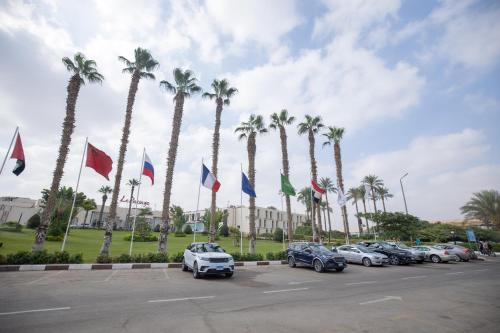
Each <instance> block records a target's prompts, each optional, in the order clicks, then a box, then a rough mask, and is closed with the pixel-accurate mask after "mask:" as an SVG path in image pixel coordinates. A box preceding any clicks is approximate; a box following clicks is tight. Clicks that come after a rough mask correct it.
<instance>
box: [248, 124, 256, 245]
mask: <svg viewBox="0 0 500 333" xmlns="http://www.w3.org/2000/svg"><path fill="white" fill-rule="evenodd" d="M256 135H257V134H256V133H251V134H250V135H249V136H248V141H247V151H248V180H249V181H250V185H252V188H253V189H254V190H255V153H256V151H257V147H256V144H255V137H256ZM249 209H250V214H249V215H250V216H249V219H250V221H249V222H250V225H249V226H250V246H249V252H250V254H255V245H256V241H257V235H256V232H255V198H254V197H250V208H249Z"/></svg>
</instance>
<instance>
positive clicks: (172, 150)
mask: <svg viewBox="0 0 500 333" xmlns="http://www.w3.org/2000/svg"><path fill="white" fill-rule="evenodd" d="M183 111H184V95H182V94H177V95H176V96H175V111H174V118H173V120H172V134H171V136H170V146H169V148H168V160H167V175H166V177H165V192H164V193H163V210H162V214H161V218H162V224H161V226H160V237H159V239H158V252H160V253H166V252H167V235H168V228H169V223H170V214H169V212H170V195H171V193H172V184H173V177H174V167H175V159H176V157H177V147H178V145H179V134H180V132H181V125H182V113H183Z"/></svg>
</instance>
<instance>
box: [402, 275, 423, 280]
mask: <svg viewBox="0 0 500 333" xmlns="http://www.w3.org/2000/svg"><path fill="white" fill-rule="evenodd" d="M426 277H427V275H417V276H407V277H404V278H401V280H409V279H423V278H426Z"/></svg>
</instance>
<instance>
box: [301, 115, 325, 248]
mask: <svg viewBox="0 0 500 333" xmlns="http://www.w3.org/2000/svg"><path fill="white" fill-rule="evenodd" d="M323 126H324V125H323V124H322V123H321V117H319V116H316V117H312V116H310V115H307V114H306V116H305V119H304V121H303V122H301V123H300V124H299V125H298V132H299V135H303V134H306V133H307V136H308V139H309V158H310V160H311V175H312V180H313V181H314V182H315V183H317V182H318V167H317V165H316V158H315V157H314V146H315V144H316V141H315V138H314V136H315V135H316V134H318V132H319V131H320V129H321V128H323ZM315 206H317V209H316V212H317V220H318V225H317V226H316V224H315V221H314V211H315ZM311 226H312V230H313V240H314V241H315V242H320V241H321V231H322V230H321V213H320V211H319V205H317V204H315V203H313V205H312V213H311ZM316 227H318V229H319V235H320V236H319V237H318V230H316Z"/></svg>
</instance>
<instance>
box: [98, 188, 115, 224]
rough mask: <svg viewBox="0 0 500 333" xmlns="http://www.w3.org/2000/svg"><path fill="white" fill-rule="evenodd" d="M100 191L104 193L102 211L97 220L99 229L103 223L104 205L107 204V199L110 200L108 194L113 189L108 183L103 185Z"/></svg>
mask: <svg viewBox="0 0 500 333" xmlns="http://www.w3.org/2000/svg"><path fill="white" fill-rule="evenodd" d="M98 192H99V193H101V194H102V205H101V211H100V212H99V220H98V221H97V229H100V228H101V225H102V214H103V213H104V206H105V205H106V200H108V194H109V193H111V192H113V189H112V188H111V187H109V186H107V185H106V186H104V185H103V186H101V188H100V189H99V191H98Z"/></svg>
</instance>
